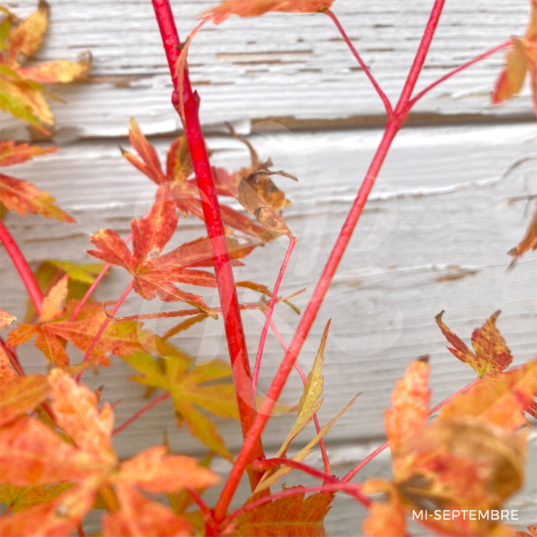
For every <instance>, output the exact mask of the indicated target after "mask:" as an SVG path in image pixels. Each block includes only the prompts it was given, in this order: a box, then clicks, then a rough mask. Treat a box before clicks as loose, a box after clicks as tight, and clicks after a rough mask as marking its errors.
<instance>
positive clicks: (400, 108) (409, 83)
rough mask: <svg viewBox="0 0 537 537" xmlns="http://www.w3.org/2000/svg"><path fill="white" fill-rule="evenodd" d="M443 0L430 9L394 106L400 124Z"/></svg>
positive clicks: (436, 0)
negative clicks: (429, 14) (427, 19)
mask: <svg viewBox="0 0 537 537" xmlns="http://www.w3.org/2000/svg"><path fill="white" fill-rule="evenodd" d="M444 4H445V0H435V3H434V5H433V9H432V10H431V16H430V17H429V21H428V22H427V26H426V28H425V31H424V32H423V37H422V38H421V42H420V45H419V47H418V52H417V53H416V57H415V58H414V61H413V63H412V67H411V68H410V72H409V73H408V77H407V79H406V82H405V85H404V86H403V91H402V92H401V96H400V97H399V101H398V102H397V106H396V107H395V112H394V115H395V116H396V117H398V118H399V119H400V121H401V124H402V123H404V120H405V119H406V116H407V115H408V112H409V110H410V107H409V101H410V96H411V95H412V92H413V91H414V88H415V87H416V82H417V81H418V78H419V76H420V73H421V70H422V68H423V64H424V63H425V58H426V57H427V53H428V52H429V47H430V46H431V42H432V40H433V37H434V33H435V31H436V28H437V27H438V23H439V22H440V15H442V10H443V9H444Z"/></svg>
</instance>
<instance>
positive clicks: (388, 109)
mask: <svg viewBox="0 0 537 537" xmlns="http://www.w3.org/2000/svg"><path fill="white" fill-rule="evenodd" d="M325 13H326V14H327V15H328V16H329V17H330V18H331V19H332V21H333V22H334V24H335V25H336V28H337V29H338V30H339V33H340V34H341V37H342V38H343V40H344V41H345V43H346V44H347V47H349V50H350V51H351V53H352V55H353V56H354V57H355V58H356V60H357V61H358V63H359V64H360V67H361V68H362V69H363V70H364V73H365V74H366V76H367V78H369V80H370V81H371V84H373V87H374V88H375V90H376V92H377V93H378V95H379V97H380V98H381V100H382V102H383V104H384V108H385V109H386V114H387V115H388V117H390V115H391V113H392V112H393V109H392V104H391V103H390V99H388V97H387V96H386V94H385V93H384V91H382V88H381V87H380V86H379V84H378V82H377V81H376V79H375V77H374V76H373V74H372V73H371V71H370V70H369V68H368V67H367V65H366V64H365V62H364V61H363V60H362V58H361V57H360V55H359V54H358V51H357V50H356V49H355V48H354V45H353V44H352V41H351V40H350V39H349V37H348V36H347V33H346V32H345V30H344V29H343V26H341V23H340V22H339V20H338V18H337V17H336V15H335V13H333V12H332V11H330V10H328V11H325Z"/></svg>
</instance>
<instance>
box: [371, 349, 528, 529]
mask: <svg viewBox="0 0 537 537" xmlns="http://www.w3.org/2000/svg"><path fill="white" fill-rule="evenodd" d="M427 376H428V365H427V364H426V363H425V362H423V361H421V362H417V363H414V364H411V365H410V366H409V367H408V369H407V371H406V373H405V376H404V377H403V379H402V380H401V381H399V382H398V383H397V385H396V388H395V390H394V394H393V397H392V400H393V408H392V409H391V410H389V411H388V412H387V414H386V429H387V433H388V437H389V440H390V442H395V446H394V449H393V451H392V454H393V472H394V481H393V485H392V484H391V483H389V482H388V483H386V482H381V483H380V484H379V483H373V484H372V485H371V487H372V492H375V491H376V492H379V491H382V492H383V497H384V498H385V499H384V501H383V502H382V503H381V504H380V505H379V506H378V509H376V511H378V516H377V515H372V517H371V518H370V519H368V521H369V522H368V524H366V527H367V528H368V530H367V531H368V533H366V535H367V537H376V536H377V535H380V533H379V531H382V524H381V522H382V521H381V520H380V518H379V516H380V514H382V515H383V516H384V515H387V514H389V516H390V517H391V519H393V520H395V521H397V524H396V525H395V527H394V528H395V529H396V531H394V533H392V534H391V535H394V536H395V535H400V536H401V537H402V536H403V535H404V523H403V522H402V521H401V510H400V504H401V503H402V505H404V507H405V509H407V510H413V511H424V512H428V513H429V515H428V516H427V517H425V518H423V520H422V521H420V523H423V524H424V525H426V526H427V527H429V528H431V529H433V530H434V531H437V532H440V533H443V534H446V535H452V536H465V537H470V536H489V535H503V534H506V532H509V531H510V530H509V528H507V527H506V526H503V525H502V524H501V523H499V522H494V521H483V520H481V521H472V520H468V519H462V518H460V519H459V518H456V517H450V519H449V520H448V519H446V518H444V519H443V520H438V519H436V518H435V517H434V516H432V515H433V514H434V511H435V510H437V509H438V510H442V511H456V510H461V509H475V510H481V511H487V510H490V509H498V508H499V507H498V506H501V504H502V503H503V502H504V501H505V500H506V499H507V498H508V497H509V496H511V495H512V494H513V493H514V492H516V491H517V490H518V489H519V488H520V487H521V485H522V483H523V475H524V462H525V447H526V438H525V436H524V435H519V434H516V433H515V430H516V429H518V428H519V427H520V426H521V425H524V424H525V423H527V421H526V419H525V418H524V411H527V408H528V404H529V402H530V401H531V400H532V397H533V394H534V393H535V390H536V388H537V360H534V361H530V362H528V363H527V364H526V365H524V366H522V367H520V368H515V369H513V370H511V371H509V372H508V373H503V374H502V375H501V376H499V378H497V379H492V378H489V377H486V378H483V379H482V380H480V382H479V383H478V384H477V385H476V386H474V387H473V388H472V389H471V390H469V391H468V392H467V393H462V394H459V395H457V396H456V397H455V398H454V399H453V400H452V401H451V403H449V404H448V405H447V406H446V407H445V408H444V410H443V411H442V413H441V414H440V416H439V417H438V418H437V419H436V420H435V421H434V422H433V423H432V424H430V425H427V424H426V412H427V410H428V408H427V406H428V405H427V401H428V397H429V393H428V388H427V382H426V381H427ZM406 404H408V412H409V416H410V417H409V418H408V419H407V416H406V415H405V406H406ZM386 495H388V501H386ZM390 513H391V514H390ZM386 535H388V533H386Z"/></svg>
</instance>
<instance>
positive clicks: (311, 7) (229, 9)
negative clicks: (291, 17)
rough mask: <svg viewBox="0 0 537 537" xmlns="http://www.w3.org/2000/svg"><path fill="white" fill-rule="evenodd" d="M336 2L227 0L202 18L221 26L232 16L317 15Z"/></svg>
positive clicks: (315, 0) (209, 10) (327, 0)
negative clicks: (316, 13)
mask: <svg viewBox="0 0 537 537" xmlns="http://www.w3.org/2000/svg"><path fill="white" fill-rule="evenodd" d="M333 2H334V0H226V1H224V2H222V3H221V4H219V5H217V6H215V7H213V8H211V9H208V10H207V11H204V12H203V13H202V15H201V17H202V18H205V17H210V18H211V20H212V21H213V22H214V23H215V24H220V23H222V22H224V21H225V20H226V19H228V18H229V17H230V16H231V15H238V16H240V17H259V16H261V15H264V14H265V13H269V12H283V13H315V12H318V11H325V10H327V9H330V6H331V5H332V4H333Z"/></svg>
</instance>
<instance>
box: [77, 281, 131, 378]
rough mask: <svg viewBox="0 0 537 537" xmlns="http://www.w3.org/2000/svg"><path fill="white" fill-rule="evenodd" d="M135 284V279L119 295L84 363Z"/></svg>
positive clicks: (87, 352) (93, 341) (80, 375)
mask: <svg viewBox="0 0 537 537" xmlns="http://www.w3.org/2000/svg"><path fill="white" fill-rule="evenodd" d="M133 285H134V281H133V280H131V282H130V283H129V285H127V288H126V289H125V291H123V294H122V295H121V296H120V297H119V300H118V301H117V302H116V304H115V305H114V307H113V308H112V311H111V312H110V316H107V317H106V319H105V320H104V321H103V324H102V325H101V327H100V328H99V330H98V332H97V333H96V334H95V336H94V337H93V339H92V340H91V343H90V346H89V347H88V350H87V351H86V354H85V356H84V359H83V360H82V363H84V362H87V361H88V360H89V357H90V356H91V352H92V351H93V349H94V348H95V345H97V343H99V339H100V338H101V336H102V335H103V332H104V331H105V330H106V327H107V326H108V324H109V323H110V321H111V318H112V317H113V316H114V315H115V314H116V312H117V310H118V309H119V307H120V306H121V304H123V302H124V301H125V299H126V298H127V296H128V294H129V293H130V292H131V291H132V288H133ZM83 372H84V371H81V372H80V373H79V374H78V375H77V377H76V381H77V382H80V378H81V377H82V373H83Z"/></svg>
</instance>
